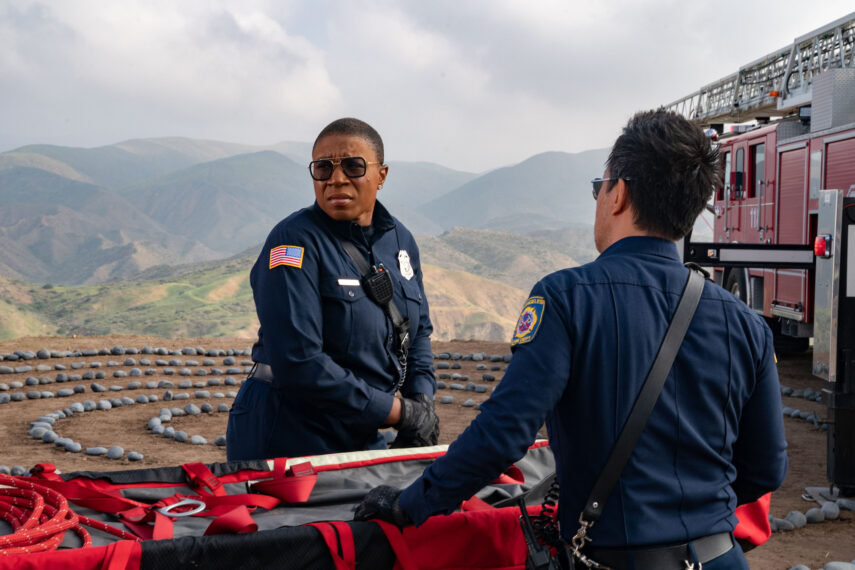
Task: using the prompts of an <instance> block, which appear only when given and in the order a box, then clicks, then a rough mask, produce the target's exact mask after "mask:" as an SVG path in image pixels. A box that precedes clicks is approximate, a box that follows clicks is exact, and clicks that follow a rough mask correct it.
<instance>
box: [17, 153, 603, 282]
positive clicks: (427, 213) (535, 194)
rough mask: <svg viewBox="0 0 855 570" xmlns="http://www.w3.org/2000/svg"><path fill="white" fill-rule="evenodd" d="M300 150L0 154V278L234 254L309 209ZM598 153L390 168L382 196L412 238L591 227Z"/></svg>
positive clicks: (116, 271) (50, 278)
mask: <svg viewBox="0 0 855 570" xmlns="http://www.w3.org/2000/svg"><path fill="white" fill-rule="evenodd" d="M309 155H310V147H309V145H308V144H305V143H280V144H278V145H273V146H269V147H252V146H247V145H239V144H234V143H225V142H216V141H198V140H190V139H181V138H166V139H146V140H135V141H126V142H123V143H118V144H115V145H109V146H105V147H98V148H91V149H82V148H69V147H58V146H50V145H31V146H26V147H22V148H19V149H16V150H14V151H10V152H6V153H2V154H0V209H2V211H0V274H2V275H4V276H7V277H13V278H18V279H24V280H28V281H33V282H37V283H47V282H49V283H55V284H69V285H71V284H85V283H98V282H101V281H109V280H116V279H128V278H133V277H134V276H135V275H136V274H138V273H139V272H140V271H143V270H145V269H147V268H148V267H151V266H152V265H157V264H174V263H187V262H196V261H203V260H210V259H217V258H224V257H227V256H230V255H234V254H236V253H238V252H240V251H242V250H244V249H245V248H247V247H251V246H252V245H254V244H258V243H260V242H262V241H263V240H264V238H265V236H266V234H267V232H268V231H269V230H270V228H271V227H272V226H273V225H274V224H275V223H276V222H277V221H278V220H279V219H281V218H282V217H284V216H286V215H287V214H288V213H290V212H292V211H293V210H295V209H297V208H299V207H303V206H306V205H309V204H311V202H312V201H313V199H314V198H313V190H312V185H311V180H310V178H309V176H308V173H307V172H306V168H305V165H306V163H307V162H308V158H309ZM604 157H605V151H590V152H587V153H582V154H578V155H571V154H566V153H556V152H550V153H544V154H541V155H537V156H535V157H532V158H530V159H528V160H526V161H524V162H522V163H520V164H518V165H515V166H510V167H506V168H501V169H498V170H494V171H491V172H487V173H484V174H480V175H476V174H473V173H467V172H459V171H455V170H452V169H448V168H445V167H443V166H440V165H437V164H431V163H424V162H398V163H396V162H394V161H393V162H392V163H391V165H390V172H389V178H388V180H387V184H386V185H385V187H384V189H383V190H382V191H381V193H380V195H379V197H380V200H381V201H383V202H384V203H385V204H386V205H387V206H388V207H389V209H390V210H391V211H392V212H393V214H395V215H396V216H397V217H398V218H400V219H401V220H402V221H403V222H404V223H405V224H406V225H407V226H408V227H409V228H410V230H411V231H413V233H415V234H416V235H436V234H439V233H440V232H441V231H443V230H448V229H450V228H452V227H454V226H465V227H470V228H494V229H508V230H512V231H515V232H517V233H526V232H530V231H533V230H535V229H544V228H563V227H566V226H567V225H569V224H579V223H586V222H587V223H589V222H590V219H591V212H592V211H593V210H592V208H593V200H591V199H590V195H589V191H588V190H587V188H588V184H587V180H588V179H590V178H591V177H592V176H595V175H597V174H599V172H600V171H601V169H602V166H601V165H602V161H603V160H604Z"/></svg>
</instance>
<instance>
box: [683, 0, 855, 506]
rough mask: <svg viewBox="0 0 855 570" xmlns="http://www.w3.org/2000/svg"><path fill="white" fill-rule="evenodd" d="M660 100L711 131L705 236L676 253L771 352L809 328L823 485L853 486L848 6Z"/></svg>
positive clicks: (854, 287)
mask: <svg viewBox="0 0 855 570" xmlns="http://www.w3.org/2000/svg"><path fill="white" fill-rule="evenodd" d="M668 108H670V109H672V110H674V111H676V112H679V113H682V114H684V115H685V116H688V117H691V118H694V119H696V120H698V121H699V122H701V123H702V124H706V125H707V126H709V127H710V128H712V129H715V131H716V132H718V133H721V136H720V139H719V145H720V146H719V149H720V152H721V157H722V161H723V166H724V169H723V170H724V174H723V176H724V179H723V180H722V185H721V188H720V189H718V190H717V191H716V193H715V196H714V197H713V202H712V203H711V204H710V205H709V207H708V209H709V210H710V211H712V212H713V213H714V215H715V224H714V236H713V241H711V242H705V243H704V242H696V241H693V240H692V239H691V238H689V239H687V240H686V241H685V243H684V248H683V255H684V261H693V262H695V263H699V264H701V265H706V266H713V273H714V275H715V280H716V282H718V283H719V284H720V285H722V286H724V287H726V288H727V289H729V290H730V291H731V292H732V293H734V294H735V295H737V296H738V297H739V298H741V299H742V300H743V301H745V302H746V303H747V304H748V306H749V307H751V308H752V309H754V310H755V311H757V313H759V314H761V315H763V316H764V317H765V318H766V320H767V322H768V323H769V325H770V327H771V328H772V331H773V332H774V333H775V344H776V350H777V351H778V352H779V354H780V353H783V352H791V351H800V350H801V351H803V350H806V349H807V347H808V343H809V339H810V337H813V339H814V343H813V373H814V375H816V376H818V377H820V378H822V379H823V380H825V384H824V387H823V390H822V399H823V401H824V402H826V403H827V404H828V416H827V423H828V426H829V430H828V455H827V457H828V464H827V473H828V480H829V481H830V482H831V487H830V488H829V490H828V491H824V495H823V496H824V497H825V498H827V499H830V500H833V498H834V497H835V496H836V495H837V494H838V493H839V494H841V495H846V496H855V13H852V14H850V15H849V16H846V17H844V18H841V19H840V20H837V21H836V22H832V23H831V24H829V25H827V26H824V27H822V28H820V29H818V30H815V31H813V32H811V33H809V34H806V35H804V36H802V37H800V38H796V40H795V41H794V42H793V43H792V44H791V45H789V46H787V47H785V48H783V49H781V50H778V51H776V52H774V53H771V54H769V55H766V56H765V57H762V58H760V59H758V60H756V61H754V62H752V63H749V64H748V65H746V66H744V67H742V68H740V69H739V71H737V72H736V73H734V74H732V75H729V76H728V77H725V78H723V79H721V80H719V81H716V82H714V83H711V84H710V85H707V86H706V87H703V88H702V89H700V90H699V91H697V92H695V93H693V94H692V95H689V96H688V97H684V98H683V99H680V100H678V101H676V102H674V103H672V104H671V105H669V106H668ZM773 117H777V118H773ZM752 119H753V124H752V125H748V126H743V125H738V124H739V123H745V122H747V121H749V120H752ZM727 123H735V124H737V127H736V128H732V129H731V132H729V133H725V132H724V128H723V127H724V125H725V124H727Z"/></svg>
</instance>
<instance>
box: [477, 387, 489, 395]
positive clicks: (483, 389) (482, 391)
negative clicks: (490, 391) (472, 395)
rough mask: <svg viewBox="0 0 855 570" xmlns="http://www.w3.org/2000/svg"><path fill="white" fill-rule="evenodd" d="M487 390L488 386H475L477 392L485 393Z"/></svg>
mask: <svg viewBox="0 0 855 570" xmlns="http://www.w3.org/2000/svg"><path fill="white" fill-rule="evenodd" d="M486 391H487V387H486V386H475V392H476V393H477V394H483V393H484V392H486Z"/></svg>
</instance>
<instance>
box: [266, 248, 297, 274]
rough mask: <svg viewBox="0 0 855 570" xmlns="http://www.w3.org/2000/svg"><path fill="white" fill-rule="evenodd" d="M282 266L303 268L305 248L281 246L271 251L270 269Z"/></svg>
mask: <svg viewBox="0 0 855 570" xmlns="http://www.w3.org/2000/svg"><path fill="white" fill-rule="evenodd" d="M280 265H290V266H291V267H297V268H300V267H303V248H302V247H299V246H296V245H280V246H279V247H274V248H273V249H271V250H270V269H273V268H274V267H279V266H280Z"/></svg>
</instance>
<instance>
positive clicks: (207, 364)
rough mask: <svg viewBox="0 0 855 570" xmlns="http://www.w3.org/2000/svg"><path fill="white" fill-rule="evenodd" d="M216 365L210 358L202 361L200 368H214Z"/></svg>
mask: <svg viewBox="0 0 855 570" xmlns="http://www.w3.org/2000/svg"><path fill="white" fill-rule="evenodd" d="M216 365H217V363H216V362H215V361H213V360H211V359H210V358H206V359H205V360H203V361H202V366H216Z"/></svg>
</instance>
